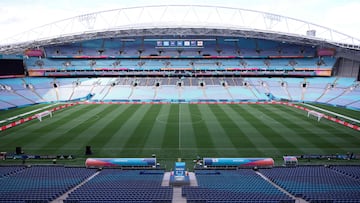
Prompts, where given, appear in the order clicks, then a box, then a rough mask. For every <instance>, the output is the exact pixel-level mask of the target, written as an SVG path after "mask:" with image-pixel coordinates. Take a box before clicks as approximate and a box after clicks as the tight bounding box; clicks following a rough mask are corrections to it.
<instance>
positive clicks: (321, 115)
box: [307, 110, 324, 121]
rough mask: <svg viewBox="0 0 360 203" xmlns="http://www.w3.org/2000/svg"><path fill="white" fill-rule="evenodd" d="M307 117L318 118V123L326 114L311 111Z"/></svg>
mask: <svg viewBox="0 0 360 203" xmlns="http://www.w3.org/2000/svg"><path fill="white" fill-rule="evenodd" d="M307 116H308V117H310V116H315V117H317V121H320V119H321V118H322V117H324V114H322V113H320V112H317V111H313V110H311V111H308V113H307Z"/></svg>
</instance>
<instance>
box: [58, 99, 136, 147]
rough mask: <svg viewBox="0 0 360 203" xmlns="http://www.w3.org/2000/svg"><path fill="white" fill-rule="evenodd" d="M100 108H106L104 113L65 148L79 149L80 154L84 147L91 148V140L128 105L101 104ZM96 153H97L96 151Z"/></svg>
mask: <svg viewBox="0 0 360 203" xmlns="http://www.w3.org/2000/svg"><path fill="white" fill-rule="evenodd" d="M101 105H102V106H106V107H107V108H106V109H105V110H106V111H102V112H100V113H99V114H97V116H98V117H97V118H98V119H96V120H95V123H93V124H92V125H89V126H88V127H87V128H86V129H84V131H82V132H81V133H79V134H78V135H77V136H76V137H75V138H74V139H73V140H72V141H71V142H69V143H67V145H66V146H64V147H63V148H65V147H70V148H75V147H76V146H78V147H79V149H81V154H83V153H84V151H83V149H84V147H85V146H87V145H89V146H92V143H91V140H92V139H93V138H94V136H96V135H97V134H98V133H100V131H102V130H104V128H106V126H107V125H108V123H109V122H110V121H112V120H113V119H115V118H116V117H117V116H118V115H119V114H121V113H122V112H124V111H125V110H126V109H127V108H129V107H130V106H129V105H111V104H101ZM97 153H99V151H98V149H97Z"/></svg>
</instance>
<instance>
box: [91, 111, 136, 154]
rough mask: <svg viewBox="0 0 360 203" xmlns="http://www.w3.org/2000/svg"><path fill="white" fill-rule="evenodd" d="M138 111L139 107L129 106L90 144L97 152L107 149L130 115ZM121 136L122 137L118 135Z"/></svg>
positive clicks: (97, 134)
mask: <svg viewBox="0 0 360 203" xmlns="http://www.w3.org/2000/svg"><path fill="white" fill-rule="evenodd" d="M137 109H138V105H129V106H127V108H126V109H125V110H124V111H123V112H121V113H119V114H118V115H117V116H116V117H115V118H114V119H112V120H109V122H108V123H107V124H106V125H105V126H104V128H103V129H102V130H101V131H99V132H98V133H96V134H95V135H94V136H93V137H92V139H91V140H90V141H89V143H90V144H91V145H92V146H93V147H94V148H97V150H101V149H103V151H104V150H105V151H106V149H105V148H104V146H105V145H106V144H107V143H108V141H109V140H110V139H111V137H113V136H115V133H116V132H117V131H118V130H119V129H120V128H121V127H122V125H123V124H124V123H125V122H126V120H127V119H128V118H129V116H130V115H132V114H133V113H134V112H135V111H136V110H137ZM118 136H120V135H118Z"/></svg>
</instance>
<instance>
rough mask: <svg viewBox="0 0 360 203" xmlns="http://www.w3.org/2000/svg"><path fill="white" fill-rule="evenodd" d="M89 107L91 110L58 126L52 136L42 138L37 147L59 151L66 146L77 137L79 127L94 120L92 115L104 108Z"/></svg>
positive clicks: (80, 111) (78, 114)
mask: <svg viewBox="0 0 360 203" xmlns="http://www.w3.org/2000/svg"><path fill="white" fill-rule="evenodd" d="M89 107H90V108H87V109H86V111H82V110H79V111H77V112H78V113H77V114H76V116H74V117H73V118H72V119H69V120H66V121H64V122H63V123H62V124H59V125H57V126H56V128H54V130H53V132H52V133H51V134H50V135H48V136H46V137H42V140H41V142H37V146H38V147H39V148H40V147H42V146H51V147H53V150H57V149H58V148H60V147H61V146H62V145H66V142H67V139H71V137H75V136H76V134H77V130H78V129H79V126H80V127H81V126H82V124H84V123H85V122H86V121H87V119H89V118H92V115H94V114H96V113H97V112H98V108H100V109H103V108H104V107H103V106H89ZM92 119H93V118H92Z"/></svg>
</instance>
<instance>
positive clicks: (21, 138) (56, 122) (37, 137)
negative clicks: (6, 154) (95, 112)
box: [8, 106, 91, 147]
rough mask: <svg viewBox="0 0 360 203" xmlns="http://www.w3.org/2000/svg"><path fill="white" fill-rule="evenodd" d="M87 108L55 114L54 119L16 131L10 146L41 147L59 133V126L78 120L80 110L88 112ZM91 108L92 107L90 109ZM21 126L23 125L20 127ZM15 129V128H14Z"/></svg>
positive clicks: (36, 122) (35, 121)
mask: <svg viewBox="0 0 360 203" xmlns="http://www.w3.org/2000/svg"><path fill="white" fill-rule="evenodd" d="M86 108H87V107H86V106H73V107H69V108H66V109H63V110H62V111H59V112H57V113H54V114H53V118H48V117H47V118H45V119H44V120H43V121H42V122H39V121H38V120H34V121H32V125H28V126H27V127H26V128H23V129H22V130H20V129H19V128H17V129H16V131H14V134H15V135H9V136H11V138H10V140H9V141H10V142H9V143H8V144H12V145H22V146H24V147H25V146H39V145H41V143H43V141H44V140H46V139H50V138H51V137H52V136H53V135H54V134H58V133H59V129H58V126H61V125H62V123H64V122H67V121H68V120H73V119H76V116H75V115H76V114H77V113H76V112H77V111H78V110H84V109H85V110H86ZM88 108H91V107H88ZM20 126H21V125H20ZM14 129H15V128H14Z"/></svg>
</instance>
